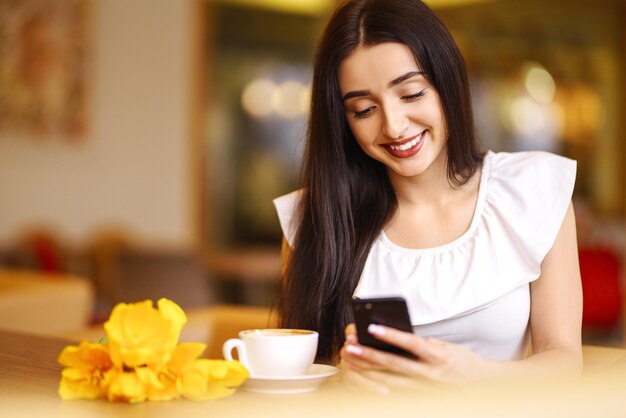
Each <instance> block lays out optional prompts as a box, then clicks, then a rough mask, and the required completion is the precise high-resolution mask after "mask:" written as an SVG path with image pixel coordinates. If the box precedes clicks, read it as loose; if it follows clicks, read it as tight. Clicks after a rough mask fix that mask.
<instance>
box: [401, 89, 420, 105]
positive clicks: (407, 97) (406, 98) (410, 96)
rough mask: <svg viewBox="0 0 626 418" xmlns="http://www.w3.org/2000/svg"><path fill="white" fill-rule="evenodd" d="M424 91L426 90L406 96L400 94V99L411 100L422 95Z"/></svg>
mask: <svg viewBox="0 0 626 418" xmlns="http://www.w3.org/2000/svg"><path fill="white" fill-rule="evenodd" d="M425 93H426V90H422V91H420V92H419V93H415V94H410V95H408V96H402V100H404V101H405V102H411V101H413V100H417V99H419V98H420V97H422V96H423V95H424V94H425Z"/></svg>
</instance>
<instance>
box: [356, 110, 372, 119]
mask: <svg viewBox="0 0 626 418" xmlns="http://www.w3.org/2000/svg"><path fill="white" fill-rule="evenodd" d="M373 111H374V108H373V107H368V108H367V109H364V110H358V111H354V117H355V118H357V119H360V118H366V117H368V116H369V115H370V114H371V113H372V112H373Z"/></svg>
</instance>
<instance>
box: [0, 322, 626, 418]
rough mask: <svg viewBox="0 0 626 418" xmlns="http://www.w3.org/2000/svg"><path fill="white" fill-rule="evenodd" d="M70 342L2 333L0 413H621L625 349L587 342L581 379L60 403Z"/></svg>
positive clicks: (625, 405) (381, 417) (337, 385)
mask: <svg viewBox="0 0 626 418" xmlns="http://www.w3.org/2000/svg"><path fill="white" fill-rule="evenodd" d="M69 343H71V342H70V341H66V340H61V339H54V338H47V337H40V336H30V335H24V334H17V333H12V332H3V331H0V417H3V418H4V417H6V418H9V417H10V418H14V417H18V418H20V417H29V418H30V417H46V418H48V417H80V418H90V417H107V418H109V417H116V418H117V417H122V418H123V417H150V418H161V417H177V418H183V417H185V418H186V417H220V418H232V417H255V418H257V417H258V418H261V417H341V418H348V417H359V418H361V417H376V418H391V417H394V416H395V417H400V416H416V417H435V416H436V417H480V418H484V417H505V416H506V417H514V418H515V417H520V418H522V417H523V418H529V417H532V418H536V417H550V418H552V417H568V418H570V417H598V418H600V417H602V418H605V417H625V416H626V350H622V349H611V348H601V347H586V348H585V378H584V379H581V380H573V381H560V382H555V381H550V382H532V384H530V383H529V382H526V383H524V382H518V383H515V384H513V383H511V384H505V385H503V384H499V385H480V386H474V387H465V388H463V389H446V390H445V391H436V392H429V393H411V394H395V393H392V394H389V395H385V396H383V395H358V394H354V393H351V392H349V391H347V390H346V389H345V387H344V386H343V384H341V382H340V381H339V379H335V380H331V381H328V382H326V383H324V384H323V385H322V387H321V388H320V389H319V390H317V391H316V392H311V393H308V394H299V395H262V394H255V393H249V392H245V391H243V390H239V391H237V392H236V393H235V394H234V395H233V396H231V397H228V398H224V399H219V400H215V401H205V402H193V401H188V400H179V401H170V402H145V403H142V404H137V405H127V404H119V403H108V402H106V401H101V400H98V401H62V400H61V399H60V398H59V397H58V395H57V393H56V390H57V385H58V382H59V377H60V370H61V368H60V366H59V365H58V364H57V362H56V359H57V356H58V354H59V353H60V352H61V350H62V348H63V347H64V346H65V345H67V344H69Z"/></svg>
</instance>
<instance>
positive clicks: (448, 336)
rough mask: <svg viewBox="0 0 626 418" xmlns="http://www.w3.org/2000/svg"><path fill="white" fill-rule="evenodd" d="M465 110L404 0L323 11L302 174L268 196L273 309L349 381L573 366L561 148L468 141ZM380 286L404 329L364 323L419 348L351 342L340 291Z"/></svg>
mask: <svg viewBox="0 0 626 418" xmlns="http://www.w3.org/2000/svg"><path fill="white" fill-rule="evenodd" d="M472 118H473V115H472V109H471V99H470V91H469V87H468V82H467V75H466V70H465V64H464V60H463V58H462V56H461V54H460V52H459V51H458V49H457V47H456V45H455V43H454V41H453V39H452V37H451V36H450V34H449V32H448V31H447V29H446V28H445V27H444V25H443V24H442V23H441V21H440V20H439V19H438V17H437V16H436V15H435V14H434V13H433V12H432V11H431V10H430V9H429V8H428V7H427V6H426V5H424V4H423V3H422V2H421V1H419V0H355V1H348V2H347V3H345V4H344V5H343V6H341V7H340V8H339V9H338V10H337V11H336V12H335V14H334V16H333V17H332V19H331V20H330V22H329V24H328V26H327V28H326V31H325V33H324V36H323V38H322V40H321V43H320V45H319V47H318V51H317V55H316V59H315V66H314V75H313V87H312V105H311V113H310V121H309V131H308V139H307V145H306V151H305V156H304V166H303V177H302V186H303V187H302V189H301V190H300V191H297V192H294V193H291V194H289V195H286V196H283V197H281V198H278V199H276V201H275V204H276V207H277V210H278V214H279V218H280V221H281V225H282V227H283V231H284V233H285V238H286V239H285V242H284V245H283V257H284V263H285V271H284V282H283V289H282V299H281V304H280V314H281V318H282V325H283V326H284V327H290V328H294V327H298V328H309V329H314V330H317V331H319V333H320V343H319V350H318V357H319V358H322V359H326V360H330V361H336V360H338V357H340V359H341V361H342V364H343V365H345V366H346V367H345V368H344V369H345V370H346V372H347V373H348V374H349V375H351V376H352V379H353V380H356V381H359V382H361V383H363V384H365V385H369V386H374V387H376V388H379V389H380V390H383V391H386V390H388V389H389V388H390V387H393V386H395V385H396V384H397V383H398V382H401V383H402V384H404V383H406V382H419V381H423V380H424V379H426V380H435V381H454V382H457V381H461V382H464V381H473V380H477V379H482V378H493V377H496V376H503V375H507V376H510V375H516V374H523V373H532V372H541V371H546V370H548V369H552V368H553V367H555V366H561V367H563V368H565V369H567V370H570V371H578V370H579V369H580V365H581V341H580V329H581V311H582V308H581V306H582V296H581V286H580V273H579V270H578V260H577V247H576V235H575V228H574V226H575V221H574V213H573V209H572V207H571V203H570V201H571V194H572V190H573V186H574V178H575V162H573V161H570V160H567V159H565V158H563V157H559V156H555V155H552V154H547V153H541V152H530V153H514V154H508V153H497V154H496V153H493V152H488V153H487V154H484V155H483V154H481V153H480V152H479V151H478V150H477V145H476V139H475V136H474V128H473V121H472ZM390 295H394V296H403V297H404V298H405V299H406V300H407V303H408V306H409V312H410V314H411V319H412V323H413V330H414V333H406V332H400V331H397V330H392V329H389V328H384V327H371V329H370V332H371V333H372V334H373V335H374V336H376V337H377V338H379V339H382V340H385V341H387V342H389V343H392V344H394V345H397V346H400V347H402V348H404V349H406V350H407V351H410V352H411V353H413V354H415V355H416V356H417V358H418V360H411V359H408V358H404V357H400V356H395V355H393V354H389V353H385V352H381V351H376V350H373V349H371V348H368V347H364V346H361V345H359V344H358V339H357V338H356V336H355V334H354V331H353V327H352V326H348V324H349V323H350V322H351V314H350V309H349V306H350V301H351V299H352V298H353V297H373V296H390ZM531 302H532V303H531ZM346 326H348V327H347V328H346ZM344 329H345V334H344ZM530 335H532V352H533V355H532V356H530V357H528V358H525V357H526V354H527V352H528V342H529V336H530ZM342 345H343V348H342ZM522 359H524V361H519V360H522Z"/></svg>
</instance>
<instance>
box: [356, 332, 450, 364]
mask: <svg viewBox="0 0 626 418" xmlns="http://www.w3.org/2000/svg"><path fill="white" fill-rule="evenodd" d="M367 330H368V331H369V333H370V334H372V335H373V336H374V337H376V338H377V339H379V340H381V341H385V342H387V343H390V344H392V345H395V346H397V347H400V348H402V349H404V350H405V351H408V352H409V353H412V354H414V355H415V356H416V357H417V358H418V359H423V360H425V361H426V362H436V361H438V360H440V356H441V352H440V350H439V349H438V347H436V346H437V345H438V344H437V342H436V340H431V339H429V340H425V339H423V338H422V337H420V336H418V335H415V334H412V333H410V332H405V331H400V330H397V329H394V328H389V327H385V326H382V325H375V324H371V325H370V326H369V327H368V329H367Z"/></svg>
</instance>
